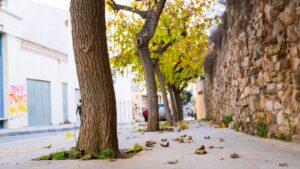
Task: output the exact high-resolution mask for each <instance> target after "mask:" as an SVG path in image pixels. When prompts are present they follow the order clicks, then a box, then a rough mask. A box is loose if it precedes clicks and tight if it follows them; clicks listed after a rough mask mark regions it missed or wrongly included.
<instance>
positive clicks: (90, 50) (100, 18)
mask: <svg viewBox="0 0 300 169" xmlns="http://www.w3.org/2000/svg"><path fill="white" fill-rule="evenodd" d="M70 12H71V18H72V35H73V47H74V53H75V62H76V68H77V75H78V80H79V86H80V92H81V98H82V113H81V114H82V117H81V120H82V125H81V126H80V133H79V138H78V142H77V149H78V150H80V151H84V153H97V152H100V151H102V150H103V149H107V148H109V149H112V150H113V151H114V153H115V155H118V154H119V148H118V138H117V122H116V120H117V119H116V114H117V113H116V100H115V92H114V88H113V81H112V75H111V69H110V65H109V57H108V50H107V41H106V25H105V0H97V1H95V0H72V1H71V7H70Z"/></svg>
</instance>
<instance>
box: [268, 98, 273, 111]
mask: <svg viewBox="0 0 300 169" xmlns="http://www.w3.org/2000/svg"><path fill="white" fill-rule="evenodd" d="M266 109H267V110H269V111H272V110H274V102H273V101H272V100H267V101H266Z"/></svg>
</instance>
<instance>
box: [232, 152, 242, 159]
mask: <svg viewBox="0 0 300 169" xmlns="http://www.w3.org/2000/svg"><path fill="white" fill-rule="evenodd" d="M230 158H240V156H239V155H238V154H237V153H232V154H230Z"/></svg>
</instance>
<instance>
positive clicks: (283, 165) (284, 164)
mask: <svg viewBox="0 0 300 169" xmlns="http://www.w3.org/2000/svg"><path fill="white" fill-rule="evenodd" d="M279 166H280V167H287V166H289V165H288V163H279Z"/></svg>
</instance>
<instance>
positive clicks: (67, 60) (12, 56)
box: [0, 0, 132, 128]
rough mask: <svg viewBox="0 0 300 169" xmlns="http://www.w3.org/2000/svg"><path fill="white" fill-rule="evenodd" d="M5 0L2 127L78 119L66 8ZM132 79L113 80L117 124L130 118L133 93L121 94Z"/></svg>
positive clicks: (0, 18) (0, 56)
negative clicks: (116, 106) (116, 104)
mask: <svg viewBox="0 0 300 169" xmlns="http://www.w3.org/2000/svg"><path fill="white" fill-rule="evenodd" d="M5 2H6V3H5V5H4V6H2V7H0V39H1V40H0V128H21V127H28V126H45V125H58V124H63V123H74V122H75V121H76V103H77V102H78V100H79V98H80V90H79V86H78V80H77V75H76V67H75V62H74V55H73V48H72V38H71V25H70V16H69V13H68V11H64V10H60V9H56V8H53V7H49V6H46V5H42V4H39V3H35V2H32V1H30V0H6V1H5ZM120 81H122V82H121V83H122V84H119V83H120ZM128 82H129V83H130V81H126V78H122V77H118V78H117V81H116V82H115V84H116V85H115V86H116V87H115V89H116V98H117V102H118V105H120V106H119V107H118V122H119V123H129V122H131V118H132V117H131V108H130V109H128V108H127V107H128V106H131V97H130V94H129V95H128V98H126V95H124V94H123V93H124V92H125V93H126V92H130V87H128V88H127V87H125V86H126V83H128ZM124 84H125V85H124ZM129 86H130V85H129ZM118 87H120V88H121V90H120V89H118ZM118 95H121V96H118ZM120 102H121V103H120ZM77 120H78V119H77Z"/></svg>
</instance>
